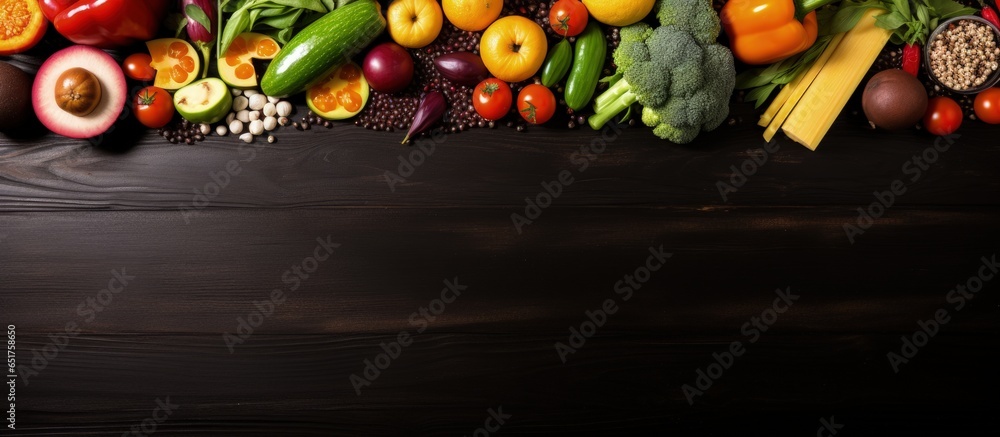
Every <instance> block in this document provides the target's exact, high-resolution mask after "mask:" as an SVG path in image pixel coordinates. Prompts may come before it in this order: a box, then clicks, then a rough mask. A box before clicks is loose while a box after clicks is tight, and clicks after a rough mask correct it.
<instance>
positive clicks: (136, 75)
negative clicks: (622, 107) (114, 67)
mask: <svg viewBox="0 0 1000 437" xmlns="http://www.w3.org/2000/svg"><path fill="white" fill-rule="evenodd" d="M151 62H153V58H151V57H149V55H148V54H146V53H134V54H131V55H129V56H128V57H127V58H125V62H124V63H122V65H123V66H124V67H125V68H124V70H125V75H126V76H128V77H129V78H131V79H134V80H138V81H140V82H149V81H151V80H153V79H155V78H156V70H154V69H153V67H150V66H149V64H150V63H151Z"/></svg>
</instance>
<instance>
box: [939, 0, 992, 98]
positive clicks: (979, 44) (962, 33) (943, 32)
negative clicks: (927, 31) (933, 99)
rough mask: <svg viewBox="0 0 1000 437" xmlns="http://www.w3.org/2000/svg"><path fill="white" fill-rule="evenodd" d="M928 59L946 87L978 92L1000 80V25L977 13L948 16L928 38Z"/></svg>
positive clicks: (958, 91)
mask: <svg viewBox="0 0 1000 437" xmlns="http://www.w3.org/2000/svg"><path fill="white" fill-rule="evenodd" d="M924 62H925V63H926V65H927V72H928V75H929V76H930V77H931V79H933V80H934V81H935V82H937V83H938V84H939V85H941V86H942V87H944V88H947V89H948V90H951V91H954V92H956V93H959V94H976V93H978V92H980V91H982V90H985V89H987V88H989V87H992V86H993V85H995V84H996V83H997V81H1000V68H998V66H1000V65H998V64H1000V29H997V28H996V27H995V26H993V24H991V23H990V22H989V21H986V20H984V19H982V18H979V17H976V16H973V15H965V16H961V17H955V18H952V19H950V20H947V21H945V22H943V23H941V25H940V26H938V27H937V29H934V31H933V32H931V35H930V38H928V39H927V44H926V45H925V46H924Z"/></svg>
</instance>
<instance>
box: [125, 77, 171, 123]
mask: <svg viewBox="0 0 1000 437" xmlns="http://www.w3.org/2000/svg"><path fill="white" fill-rule="evenodd" d="M132 110H133V111H135V117H136V118H138V119H139V123H142V124H143V125H144V126H146V127H150V128H153V129H159V128H161V127H163V126H166V125H167V123H170V120H172V119H173V118H174V101H173V99H172V98H171V97H170V93H168V92H167V91H166V90H164V89H163V88H157V87H155V86H148V87H145V88H143V89H141V90H139V93H138V94H136V95H135V99H133V100H132Z"/></svg>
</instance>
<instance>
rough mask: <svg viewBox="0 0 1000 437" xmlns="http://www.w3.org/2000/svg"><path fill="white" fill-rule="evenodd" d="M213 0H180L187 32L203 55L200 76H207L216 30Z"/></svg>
mask: <svg viewBox="0 0 1000 437" xmlns="http://www.w3.org/2000/svg"><path fill="white" fill-rule="evenodd" d="M215 3H216V2H215V1H214V0H181V10H183V11H184V17H185V18H187V26H186V28H187V34H188V37H189V38H191V42H193V43H194V45H195V46H196V47H198V49H200V50H201V54H202V56H203V59H202V65H204V67H203V69H202V71H201V77H205V76H208V64H210V63H211V62H209V61H210V60H211V58H210V56H211V55H212V46H213V45H214V44H215V33H216V32H218V30H219V28H218V22H217V20H216V17H217V16H218V11H217V10H216V8H215ZM199 21H201V22H204V23H206V24H208V27H211V29H207V28H205V26H203V25H202V23H200V22H199Z"/></svg>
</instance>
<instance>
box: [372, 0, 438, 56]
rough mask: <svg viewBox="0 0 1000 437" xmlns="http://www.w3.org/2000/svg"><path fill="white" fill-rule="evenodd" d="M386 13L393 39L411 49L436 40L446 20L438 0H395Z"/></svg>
mask: <svg viewBox="0 0 1000 437" xmlns="http://www.w3.org/2000/svg"><path fill="white" fill-rule="evenodd" d="M386 15H387V19H388V22H389V35H391V36H392V39H393V41H396V43H397V44H399V45H401V46H403V47H407V48H411V49H419V48H421V47H424V46H426V45H428V44H430V43H432V42H434V39H435V38H437V36H438V34H439V33H441V25H442V23H443V22H444V16H443V15H442V13H441V6H439V5H438V2H437V1H436V0H394V1H393V2H392V3H391V4H390V5H389V11H388V14H386Z"/></svg>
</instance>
